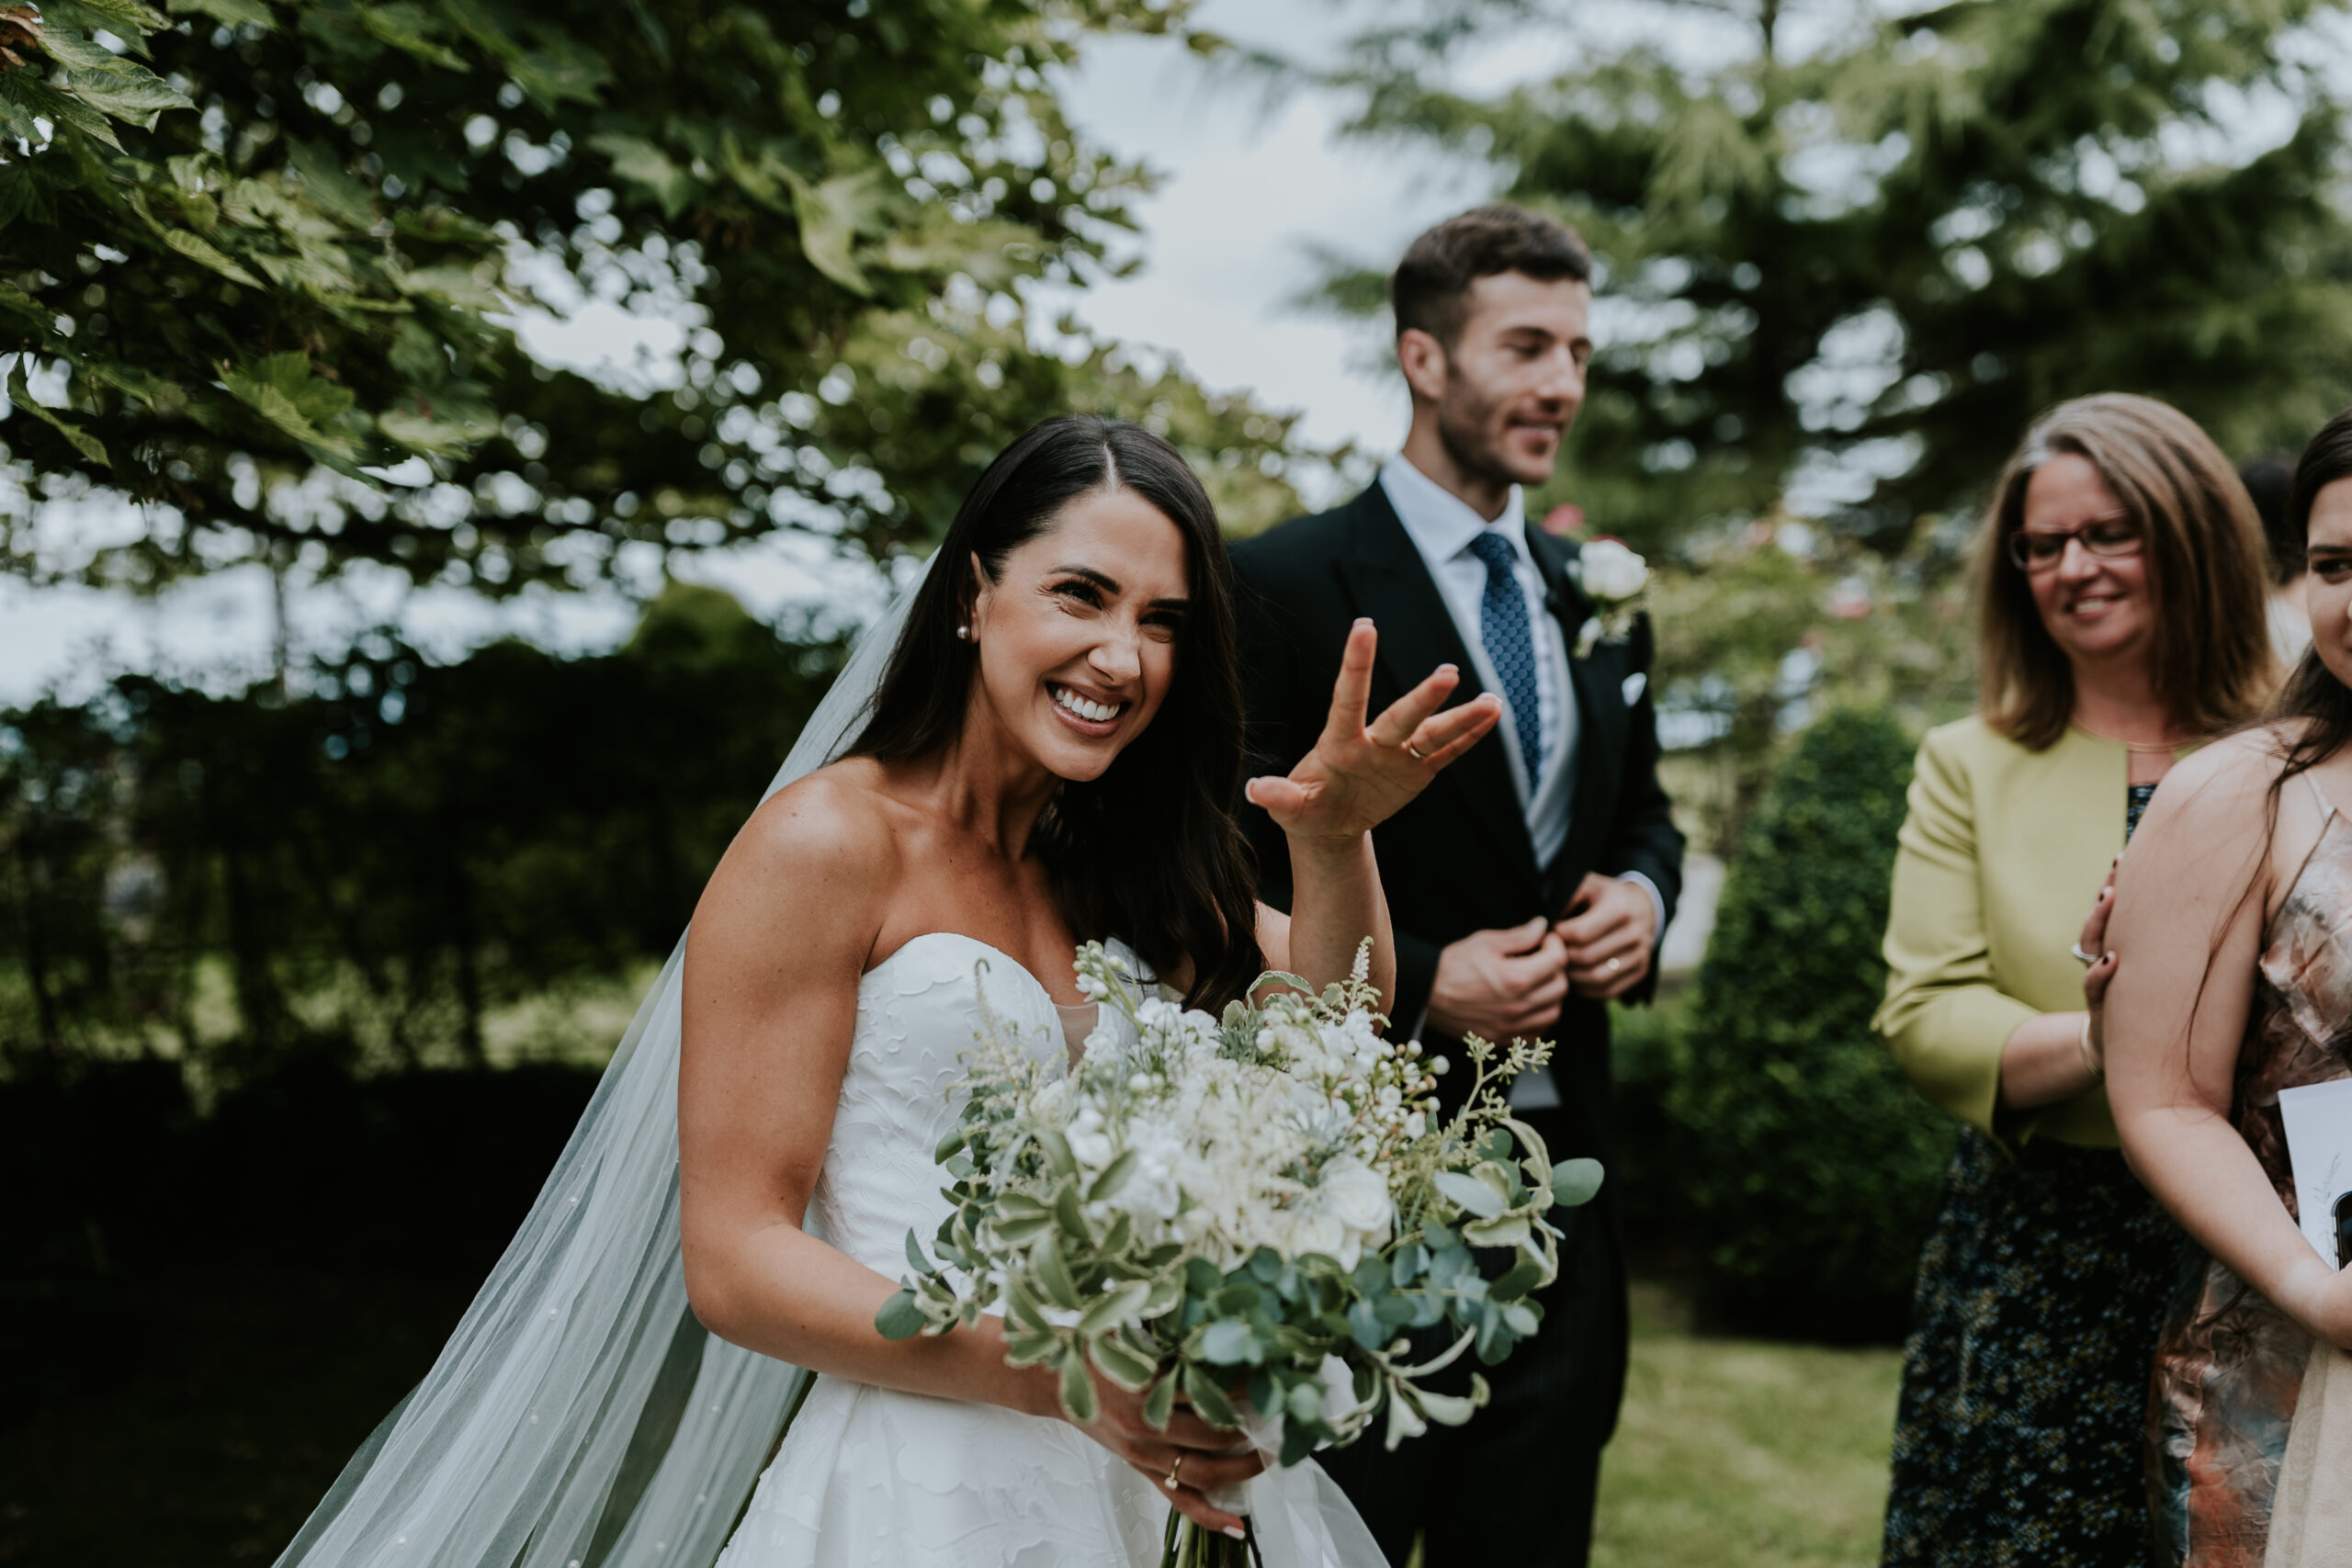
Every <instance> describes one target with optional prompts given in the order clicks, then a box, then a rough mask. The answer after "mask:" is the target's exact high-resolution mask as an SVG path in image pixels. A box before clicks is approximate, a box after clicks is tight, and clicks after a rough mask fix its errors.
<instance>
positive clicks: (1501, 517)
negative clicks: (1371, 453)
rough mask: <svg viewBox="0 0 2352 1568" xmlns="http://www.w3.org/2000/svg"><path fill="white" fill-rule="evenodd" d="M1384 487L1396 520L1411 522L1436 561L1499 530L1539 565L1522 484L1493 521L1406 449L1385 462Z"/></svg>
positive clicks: (1409, 527)
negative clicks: (1416, 464) (1530, 551)
mask: <svg viewBox="0 0 2352 1568" xmlns="http://www.w3.org/2000/svg"><path fill="white" fill-rule="evenodd" d="M1380 488H1381V489H1382V490H1384V491H1387V493H1388V504H1389V505H1391V506H1393V507H1395V508H1396V509H1397V521H1398V522H1400V523H1402V524H1403V525H1405V532H1406V533H1407V534H1408V535H1410V536H1412V540H1413V543H1414V545H1415V546H1417V547H1419V550H1420V552H1421V554H1422V555H1423V556H1425V557H1427V558H1429V559H1430V560H1432V561H1446V560H1452V559H1453V558H1454V557H1456V556H1458V555H1460V554H1461V553H1462V552H1463V551H1464V550H1466V549H1468V548H1469V547H1470V541H1471V540H1472V539H1474V538H1476V537H1477V536H1479V535H1480V534H1482V533H1485V532H1487V531H1488V530H1489V529H1491V530H1494V531H1496V532H1498V533H1499V534H1501V535H1502V536H1503V537H1504V538H1506V539H1508V540H1510V547H1511V553H1512V554H1514V555H1516V556H1518V557H1519V558H1521V560H1523V561H1526V562H1528V564H1530V565H1532V564H1533V558H1532V557H1531V556H1530V555H1529V554H1528V550H1527V517H1526V513H1525V512H1524V511H1523V510H1522V502H1521V497H1520V491H1519V487H1518V486H1517V485H1513V486H1511V487H1510V500H1509V501H1506V502H1503V509H1502V512H1501V513H1499V514H1498V516H1497V517H1496V518H1495V520H1494V521H1493V522H1492V523H1489V522H1487V520H1486V519H1485V518H1483V517H1481V516H1479V515H1478V514H1477V513H1476V512H1474V511H1472V510H1471V509H1470V503H1469V502H1466V501H1464V500H1463V499H1462V498H1461V497H1460V496H1458V495H1456V494H1454V493H1453V491H1450V490H1448V489H1446V488H1445V487H1444V486H1443V485H1442V484H1440V483H1438V482H1437V481H1436V480H1435V479H1431V478H1430V477H1429V476H1428V475H1427V474H1425V473H1423V472H1421V470H1420V469H1419V468H1415V467H1413V465H1412V464H1411V463H1409V462H1408V461H1407V460H1406V459H1405V457H1403V455H1402V454H1399V455H1398V456H1397V457H1391V458H1389V459H1388V461H1387V462H1385V463H1384V464H1382V465H1381V468H1380Z"/></svg>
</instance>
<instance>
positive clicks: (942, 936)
mask: <svg viewBox="0 0 2352 1568" xmlns="http://www.w3.org/2000/svg"><path fill="white" fill-rule="evenodd" d="M919 942H962V943H963V944H964V945H965V946H967V947H976V948H978V949H979V950H980V952H981V953H983V954H985V955H986V956H988V957H990V958H1001V959H1002V960H1004V962H1005V964H1007V965H1008V966H1010V967H1011V968H1012V972H1013V973H1014V974H1016V975H1018V976H1021V977H1022V978H1023V979H1024V980H1026V981H1028V982H1029V984H1030V985H1032V986H1034V987H1036V990H1037V994H1038V995H1039V996H1040V997H1042V998H1044V999H1045V1001H1046V1005H1047V1006H1048V1007H1056V1008H1057V1007H1060V1006H1061V1005H1062V1004H1061V1003H1059V1002H1057V1001H1056V1000H1054V993H1053V992H1052V991H1050V990H1048V989H1046V983H1045V982H1044V981H1043V980H1040V979H1039V978H1037V976H1036V975H1035V973H1034V972H1033V971H1032V970H1031V969H1030V968H1029V966H1028V965H1027V964H1023V963H1022V962H1021V960H1019V959H1017V958H1015V957H1013V956H1012V954H1011V953H1007V952H1005V951H1004V949H1002V948H1001V947H998V946H996V945H995V944H994V943H992V942H982V941H981V940H980V939H979V938H978V937H976V936H966V935H965V934H964V933H963V932H962V931H924V932H923V933H922V934H921V935H920V936H910V937H909V938H908V939H907V940H906V941H904V942H900V943H899V946H898V949H897V951H896V952H894V953H891V954H890V956H889V957H888V958H886V959H884V960H883V961H882V962H881V963H879V964H876V965H875V966H874V967H873V968H871V969H868V970H867V971H866V972H865V974H863V975H861V976H858V977H857V983H858V984H859V985H860V986H863V985H865V983H866V982H867V981H868V980H871V979H873V978H874V977H875V976H878V975H881V974H882V973H884V972H885V971H887V970H888V968H889V967H890V966H891V965H892V964H896V963H898V962H899V960H900V959H901V958H904V957H906V955H907V954H908V953H910V952H911V951H912V950H913V949H914V947H915V946H916V944H917V943H919Z"/></svg>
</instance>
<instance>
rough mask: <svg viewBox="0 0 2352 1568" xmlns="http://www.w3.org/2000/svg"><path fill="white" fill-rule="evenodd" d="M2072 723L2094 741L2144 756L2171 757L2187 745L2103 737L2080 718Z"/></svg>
mask: <svg viewBox="0 0 2352 1568" xmlns="http://www.w3.org/2000/svg"><path fill="white" fill-rule="evenodd" d="M2072 722H2073V724H2074V727H2075V728H2076V729H2079V730H2081V731H2082V732H2083V733H2084V734H2085V735H2087V736H2089V737H2090V738H2091V739H2094V740H2104V741H2106V742H2107V743H2108V744H2109V746H2120V747H2122V748H2123V749H2124V750H2126V751H2134V752H2138V753H2139V754H2141V755H2142V756H2154V755H2155V754H2157V753H2159V752H2161V753H2162V754H2164V755H2165V756H2167V757H2169V756H2170V755H2172V754H2173V752H2175V751H2177V750H2179V749H2180V747H2181V746H2182V745H2184V744H2186V742H2182V741H2172V740H2126V739H2122V738H2121V737H2120V736H2116V735H2101V734H2100V733H2099V732H2098V730H2096V729H2093V728H2091V727H2090V726H2089V725H2087V724H2085V723H2084V722H2083V721H2082V720H2081V719H2079V718H2078V719H2075V720H2073V721H2072Z"/></svg>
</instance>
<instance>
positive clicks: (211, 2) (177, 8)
mask: <svg viewBox="0 0 2352 1568" xmlns="http://www.w3.org/2000/svg"><path fill="white" fill-rule="evenodd" d="M167 9H169V10H170V11H171V13H172V15H174V16H175V17H185V16H188V15H191V14H193V15H196V16H199V17H211V18H212V19H213V20H214V21H216V22H220V23H221V24H223V25H224V26H227V27H232V28H243V27H255V28H270V29H272V30H274V29H275V28H276V27H277V18H276V17H273V16H271V15H270V10H269V7H268V6H265V5H263V4H261V0H167Z"/></svg>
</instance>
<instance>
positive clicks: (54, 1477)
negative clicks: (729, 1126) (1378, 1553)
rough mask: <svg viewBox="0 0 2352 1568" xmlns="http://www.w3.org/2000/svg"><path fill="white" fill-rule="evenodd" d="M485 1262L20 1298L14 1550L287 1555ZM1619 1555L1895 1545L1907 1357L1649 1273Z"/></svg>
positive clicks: (1623, 1463) (1846, 1554) (93, 1565)
mask: <svg viewBox="0 0 2352 1568" xmlns="http://www.w3.org/2000/svg"><path fill="white" fill-rule="evenodd" d="M472 1284H473V1281H472V1280H470V1279H467V1280H457V1279H447V1280H413V1279H406V1278H401V1277H398V1276H390V1275H387V1276H384V1277H380V1278H366V1277H359V1276H345V1275H334V1274H323V1273H307V1272H303V1271H300V1270H265V1269H242V1270H226V1269H223V1270H214V1271H210V1272H198V1273H188V1274H179V1275H174V1276H170V1277H167V1278H163V1279H158V1280H150V1281H135V1280H120V1279H119V1278H118V1279H117V1280H116V1281H115V1282H114V1283H112V1284H111V1285H108V1286H106V1287H103V1288H101V1287H96V1286H93V1287H91V1288H89V1289H87V1290H85V1291H84V1292H77V1293H76V1295H75V1297H74V1299H71V1300H67V1299H57V1300H49V1299H35V1298H33V1297H30V1296H27V1297H25V1298H24V1299H10V1298H6V1297H0V1343H7V1342H11V1341H14V1342H16V1343H20V1344H24V1345H27V1346H38V1347H39V1348H40V1351H41V1354H40V1356H39V1357H37V1359H36V1363H35V1364H34V1365H30V1366H28V1365H19V1366H17V1367H16V1368H14V1369H13V1371H15V1372H16V1373H17V1374H18V1376H19V1377H20V1378H21V1377H23V1376H24V1375H25V1374H27V1373H29V1383H28V1384H22V1385H20V1386H17V1387H15V1388H13V1389H10V1390H9V1391H8V1392H9V1395H10V1397H6V1398H0V1568H14V1565H17V1564H25V1565H28V1568H30V1565H33V1564H42V1565H46V1564H50V1563H60V1564H63V1563H72V1564H75V1565H76V1568H112V1565H113V1564H117V1563H121V1564H126V1565H128V1564H133V1563H136V1564H139V1565H140V1568H219V1565H221V1564H230V1565H234V1564H239V1563H254V1564H266V1563H267V1562H269V1561H270V1559H272V1558H273V1557H275V1556H276V1555H277V1551H278V1550H279V1549H280V1548H281V1547H282V1546H283V1544H284V1543H285V1541H286V1540H287V1538H288V1536H290V1535H291V1534H292V1533H293V1531H294V1529H295V1528H296V1527H297V1526H298V1525H299V1524H300V1522H301V1520H302V1518H303V1517H304V1516H306V1515H307V1514H308V1513H309V1512H310V1509H311V1506H312V1505H313V1504H315V1503H316V1502H317V1500H318V1497H319V1495H320V1494H321V1493H322V1491H324V1490H325V1487H326V1485H327V1483H328V1482H329V1481H331V1480H332V1479H334V1474H335V1472H336V1471H337V1470H339V1469H340V1468H341V1467H342V1464H343V1461H344V1460H345V1458H346V1457H347V1456H348V1455H349V1454H350V1452H351V1450H352V1449H353V1447H354V1446H356V1444H357V1443H358V1441H359V1439H360V1438H362V1437H364V1436H365V1435H366V1434H367V1432H368V1429H369V1428H370V1427H373V1426H374V1425H375V1424H376V1422H377V1421H378V1420H379V1419H380V1418H381V1417H382V1416H383V1415H384V1413H385V1412H386V1411H388V1410H390V1408H391V1406H392V1404H393V1403H394V1402H395V1401H396V1400H398V1399H399V1397H400V1396H401V1393H403V1392H404V1391H405V1390H406V1389H407V1387H408V1386H409V1385H410V1383H411V1382H413V1381H414V1380H415V1379H416V1378H417V1377H418V1376H419V1375H420V1374H421V1373H422V1372H423V1371H424V1368H425V1367H426V1366H427V1365H428V1364H430V1362H431V1361H432V1359H433V1356H434V1353H435V1349H436V1348H438V1346H439V1344H440V1340H441V1337H442V1336H443V1335H445V1334H447V1332H448V1328H449V1325H450V1324H451V1323H452V1322H453V1321H454V1320H455V1319H456V1317H457V1315H458V1313H459V1312H460V1311H461V1310H462V1309H463V1307H464V1304H465V1302H466V1299H467V1297H468V1296H469V1294H470V1293H471V1291H472ZM1634 1325H1635V1326H1634V1362H1633V1376H1632V1380H1631V1382H1630V1383H1629V1385H1628V1388H1627V1391H1626V1401H1625V1413H1624V1418H1623V1424H1622V1426H1621V1427H1620V1428H1619V1430H1618V1435H1617V1440H1616V1441H1615V1442H1614V1443H1612V1444H1611V1446H1610V1449H1609V1452H1608V1457H1607V1460H1606V1461H1605V1462H1604V1465H1603V1468H1602V1472H1601V1487H1600V1524H1599V1530H1598V1540H1597V1541H1596V1547H1595V1552H1594V1562H1595V1564H1596V1568H1686V1565H1687V1568H1798V1565H1800V1564H1801V1565H1804V1568H1816V1565H1825V1564H1853V1565H1854V1568H1863V1565H1866V1564H1870V1563H1873V1562H1876V1560H1877V1553H1878V1532H1879V1517H1880V1509H1881V1508H1882V1506H1883V1504H1884V1493H1885V1486H1886V1452H1887V1442H1888V1437H1889V1433H1890V1431H1891V1429H1892V1427H1893V1424H1894V1390H1895V1380H1896V1375H1897V1372H1898V1371H1899V1368H1900V1361H1901V1358H1900V1356H1899V1355H1898V1353H1897V1352H1895V1351H1894V1350H1892V1349H1887V1348H1870V1349H1828V1348H1821V1347H1816V1346H1798V1345H1780V1344H1770V1343H1762V1342H1758V1341H1754V1340H1741V1339H1719V1338H1707V1337H1694V1336H1693V1335H1692V1334H1691V1332H1690V1330H1689V1329H1688V1327H1687V1326H1686V1325H1685V1323H1684V1320H1683V1314H1680V1313H1679V1312H1678V1311H1677V1309H1676V1307H1675V1304H1674V1303H1673V1302H1672V1300H1671V1298H1669V1297H1668V1296H1667V1295H1666V1294H1665V1292H1661V1291H1658V1290H1657V1289H1654V1288H1644V1287H1638V1286H1637V1287H1636V1290H1635V1297H1634Z"/></svg>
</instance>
